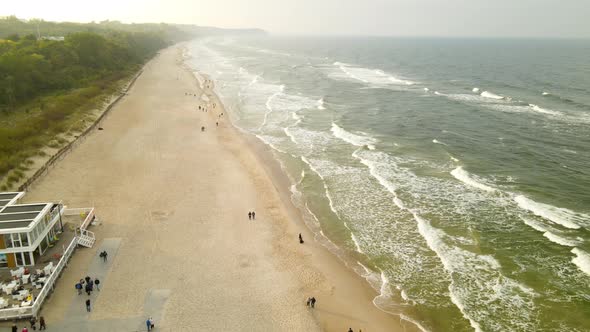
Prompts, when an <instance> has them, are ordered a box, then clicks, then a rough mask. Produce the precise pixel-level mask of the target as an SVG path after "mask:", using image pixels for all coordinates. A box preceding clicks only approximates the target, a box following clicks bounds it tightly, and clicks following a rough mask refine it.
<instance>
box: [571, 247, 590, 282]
mask: <svg viewBox="0 0 590 332" xmlns="http://www.w3.org/2000/svg"><path fill="white" fill-rule="evenodd" d="M572 253H574V254H575V255H576V257H575V258H573V259H572V263H574V264H576V266H577V267H578V268H579V269H580V270H581V271H582V272H584V273H586V274H587V275H590V254H588V253H587V252H585V251H583V250H582V249H579V248H574V249H572Z"/></svg>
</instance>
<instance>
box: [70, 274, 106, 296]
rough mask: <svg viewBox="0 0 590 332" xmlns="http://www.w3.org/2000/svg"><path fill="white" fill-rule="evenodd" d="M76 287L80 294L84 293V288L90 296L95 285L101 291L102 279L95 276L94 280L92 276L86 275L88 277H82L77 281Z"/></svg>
mask: <svg viewBox="0 0 590 332" xmlns="http://www.w3.org/2000/svg"><path fill="white" fill-rule="evenodd" d="M75 287H76V290H78V295H80V294H82V289H83V290H84V291H85V292H86V294H88V296H90V293H92V291H93V290H94V287H96V290H97V291H100V280H98V278H94V280H92V278H90V277H89V276H86V278H84V279H80V281H79V282H77V283H76V286H75Z"/></svg>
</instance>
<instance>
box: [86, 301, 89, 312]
mask: <svg viewBox="0 0 590 332" xmlns="http://www.w3.org/2000/svg"><path fill="white" fill-rule="evenodd" d="M86 311H88V312H90V299H88V300H86Z"/></svg>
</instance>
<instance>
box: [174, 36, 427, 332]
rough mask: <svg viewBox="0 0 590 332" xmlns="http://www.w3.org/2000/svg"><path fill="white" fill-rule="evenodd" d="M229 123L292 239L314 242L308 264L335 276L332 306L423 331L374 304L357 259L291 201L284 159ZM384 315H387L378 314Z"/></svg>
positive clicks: (386, 325) (385, 327)
mask: <svg viewBox="0 0 590 332" xmlns="http://www.w3.org/2000/svg"><path fill="white" fill-rule="evenodd" d="M180 47H181V48H182V54H183V65H182V67H183V68H184V69H185V70H187V71H189V73H190V74H191V75H193V74H194V73H197V74H198V75H199V76H201V77H204V78H205V79H209V80H210V77H209V75H208V74H207V73H203V72H200V71H198V70H196V69H193V68H191V67H190V65H189V64H187V63H186V61H187V60H189V59H190V56H188V57H187V56H185V54H186V53H187V48H186V45H182V46H180ZM195 81H196V82H197V85H199V84H200V81H199V80H198V79H197V78H196V77H195ZM212 82H213V85H215V81H212ZM209 90H210V91H209V93H210V95H208V97H209V99H211V100H214V101H216V102H217V103H218V104H219V105H220V106H221V109H222V110H223V112H227V110H226V109H225V106H224V104H223V101H222V100H221V98H220V97H219V96H218V95H217V93H216V92H215V91H214V87H212V88H211V89H209ZM229 119H231V118H230V117H228V120H229ZM229 122H230V126H229V127H230V128H229V129H230V130H231V131H233V134H234V135H236V136H237V137H239V138H240V139H241V140H242V141H244V143H245V145H246V146H248V148H249V149H250V150H251V152H252V154H253V155H254V156H255V157H256V159H257V161H258V164H259V166H260V167H262V168H263V169H264V172H265V173H266V175H267V176H268V177H269V178H270V180H271V182H272V185H273V186H274V189H275V190H276V192H277V194H278V195H279V197H280V200H281V203H282V205H283V208H284V209H285V211H286V213H287V215H288V221H287V222H288V225H286V228H287V229H286V233H287V234H290V235H291V237H292V241H296V236H297V235H296V234H297V232H300V233H301V234H302V235H303V238H304V240H305V244H304V246H307V247H309V246H310V244H311V248H304V250H303V254H304V255H306V256H308V257H310V258H309V259H308V260H307V261H306V262H305V264H307V265H308V266H310V267H311V268H313V269H316V270H317V271H318V272H319V273H322V274H326V275H331V276H332V278H333V279H332V280H330V281H331V282H332V283H333V285H332V292H331V293H330V295H329V296H331V297H333V298H332V299H330V302H332V303H331V305H333V306H334V307H338V306H342V304H343V303H344V302H348V303H350V302H354V301H359V300H360V301H359V302H357V303H356V304H355V307H356V306H358V305H360V306H366V307H369V308H371V309H368V311H373V310H375V311H376V312H375V313H369V312H367V314H370V315H372V316H373V318H374V320H373V321H370V322H371V323H368V322H369V320H367V321H365V323H367V325H365V326H363V327H360V328H361V329H362V330H365V329H366V330H369V331H402V330H403V331H420V330H421V329H420V327H419V326H417V323H416V322H413V321H411V318H408V317H403V315H401V314H400V315H398V314H394V313H389V312H387V311H385V310H383V309H381V308H379V306H378V305H377V304H375V303H374V300H375V299H376V298H377V297H378V296H380V294H379V292H378V291H377V290H376V289H375V288H374V286H373V285H371V284H370V283H369V281H368V280H367V279H366V278H364V277H363V276H361V275H360V274H359V273H358V272H357V271H355V270H354V269H353V267H352V266H351V264H354V262H353V261H354V259H352V258H351V257H348V256H346V253H345V252H344V251H343V250H342V249H340V248H338V247H337V246H336V244H334V243H333V242H332V241H331V240H330V239H329V238H327V237H326V236H325V235H323V234H319V233H316V232H315V231H314V230H312V229H311V228H310V227H311V225H308V223H306V222H305V221H304V220H305V217H304V211H302V209H301V208H300V207H298V206H296V205H295V203H294V202H293V200H292V192H291V190H290V187H291V185H293V182H292V181H293V180H292V179H291V178H290V177H289V176H288V174H287V173H286V170H284V169H283V166H282V163H281V161H280V160H279V159H278V158H277V157H276V156H275V155H274V154H275V153H276V152H275V151H273V150H272V148H270V147H269V146H268V145H266V144H264V143H263V142H261V141H260V140H259V139H258V138H257V137H256V135H254V134H252V133H248V132H245V131H243V130H241V129H240V128H239V127H237V126H235V125H234V124H233V122H232V121H231V120H229ZM295 228H297V230H295ZM318 230H321V228H319V227H318ZM320 236H321V237H323V240H324V241H322V242H326V241H327V242H328V243H321V242H319V241H318V240H317V238H318V237H320ZM283 238H284V237H283ZM328 246H334V247H336V250H340V251H341V252H340V253H336V252H333V251H332V250H330V248H328ZM297 250H298V251H302V250H301V248H298V249H297ZM312 251H313V252H312ZM343 256H344V257H343ZM306 258H307V257H306ZM347 259H348V260H347ZM357 263H358V262H357ZM335 279H339V280H335ZM299 280H300V282H302V283H305V281H304V280H303V278H301V276H299ZM330 281H328V282H330ZM335 281H340V282H335ZM334 284H337V285H338V284H342V285H344V284H346V285H347V286H353V287H355V286H356V287H358V292H355V294H354V296H351V295H352V294H336V292H335V291H334V290H335V289H336V286H335V285H334ZM338 286H340V285H338ZM308 287H309V286H308ZM338 288H340V287H338ZM316 290H317V291H320V292H321V290H320V289H317V288H316ZM355 309H357V310H359V309H360V308H358V307H357V308H355ZM382 315H384V316H383V317H379V316H382ZM315 318H316V320H317V321H318V323H319V324H320V326H322V328H323V329H324V330H327V331H332V330H334V331H340V330H342V331H344V330H346V329H347V327H345V326H346V325H347V324H346V323H342V322H341V321H340V319H338V318H337V317H330V315H325V316H323V315H322V316H316V317H315ZM389 318H391V319H393V320H394V321H395V322H391V321H387V320H389ZM397 319H399V321H396V320H397ZM373 324H374V325H373ZM348 325H351V324H348Z"/></svg>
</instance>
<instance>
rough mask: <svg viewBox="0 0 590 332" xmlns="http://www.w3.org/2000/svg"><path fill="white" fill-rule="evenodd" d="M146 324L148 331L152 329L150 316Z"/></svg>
mask: <svg viewBox="0 0 590 332" xmlns="http://www.w3.org/2000/svg"><path fill="white" fill-rule="evenodd" d="M145 325H147V329H148V331H151V330H152V321H151V320H150V319H149V318H148V319H147V320H146V321H145Z"/></svg>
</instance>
